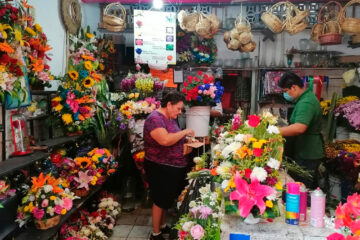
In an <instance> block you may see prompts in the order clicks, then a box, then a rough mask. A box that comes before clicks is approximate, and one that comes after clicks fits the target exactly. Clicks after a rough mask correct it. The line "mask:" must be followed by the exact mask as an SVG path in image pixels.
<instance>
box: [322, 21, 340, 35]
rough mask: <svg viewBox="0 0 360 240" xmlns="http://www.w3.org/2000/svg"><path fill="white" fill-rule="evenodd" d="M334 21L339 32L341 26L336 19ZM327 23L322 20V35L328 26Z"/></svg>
mask: <svg viewBox="0 0 360 240" xmlns="http://www.w3.org/2000/svg"><path fill="white" fill-rule="evenodd" d="M334 22H336V24H337V25H338V33H337V34H341V26H340V23H339V22H338V21H334ZM327 25H328V24H327V23H326V22H324V26H323V30H322V35H324V32H325V29H326V28H327V27H328V26H327Z"/></svg>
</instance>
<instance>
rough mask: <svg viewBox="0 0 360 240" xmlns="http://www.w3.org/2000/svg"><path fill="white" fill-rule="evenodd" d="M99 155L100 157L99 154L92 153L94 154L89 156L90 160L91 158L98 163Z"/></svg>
mask: <svg viewBox="0 0 360 240" xmlns="http://www.w3.org/2000/svg"><path fill="white" fill-rule="evenodd" d="M99 157H101V155H100V154H94V155H93V156H92V157H91V160H92V161H93V162H96V163H98V162H99Z"/></svg>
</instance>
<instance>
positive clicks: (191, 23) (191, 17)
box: [180, 12, 199, 32]
mask: <svg viewBox="0 0 360 240" xmlns="http://www.w3.org/2000/svg"><path fill="white" fill-rule="evenodd" d="M198 22H199V14H198V13H197V12H193V13H190V14H187V15H186V16H184V17H183V19H182V23H181V24H180V26H182V29H183V30H184V31H187V32H195V30H196V25H197V23H198Z"/></svg>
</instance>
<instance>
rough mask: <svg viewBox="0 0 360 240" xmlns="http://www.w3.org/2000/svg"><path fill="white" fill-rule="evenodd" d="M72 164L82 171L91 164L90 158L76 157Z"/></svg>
mask: <svg viewBox="0 0 360 240" xmlns="http://www.w3.org/2000/svg"><path fill="white" fill-rule="evenodd" d="M74 162H75V163H76V165H78V166H80V167H81V168H83V169H86V168H88V167H89V166H90V165H91V164H92V162H91V160H90V158H88V157H76V158H75V159H74Z"/></svg>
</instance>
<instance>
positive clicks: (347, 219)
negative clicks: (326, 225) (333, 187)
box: [326, 193, 360, 240]
mask: <svg viewBox="0 0 360 240" xmlns="http://www.w3.org/2000/svg"><path fill="white" fill-rule="evenodd" d="M359 202H360V195H358V194H357V193H354V194H353V195H351V196H348V198H347V202H346V203H345V204H342V203H340V204H339V206H338V207H337V208H336V211H335V215H336V217H335V228H336V229H341V232H342V234H340V233H333V234H331V235H329V236H328V237H327V238H326V239H327V240H345V239H346V240H357V239H359V237H360V234H359V232H360V224H359V219H360V207H359Z"/></svg>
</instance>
